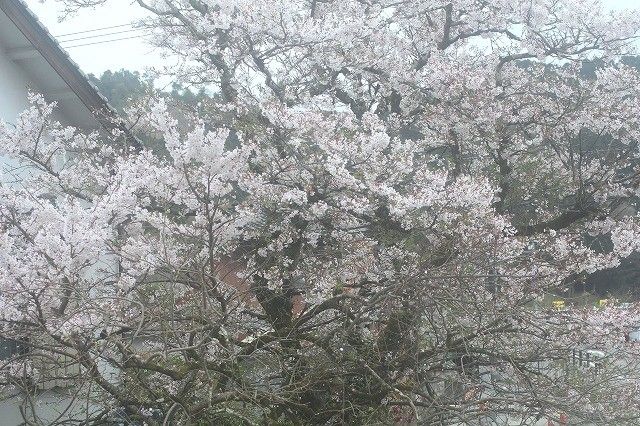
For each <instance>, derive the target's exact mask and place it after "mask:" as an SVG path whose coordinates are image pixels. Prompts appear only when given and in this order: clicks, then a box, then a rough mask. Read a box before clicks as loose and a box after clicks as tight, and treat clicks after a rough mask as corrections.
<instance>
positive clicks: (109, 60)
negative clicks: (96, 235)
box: [27, 0, 640, 75]
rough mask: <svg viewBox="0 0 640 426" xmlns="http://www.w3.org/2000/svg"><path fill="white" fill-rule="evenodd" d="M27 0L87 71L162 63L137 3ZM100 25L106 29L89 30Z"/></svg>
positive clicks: (637, 0)
mask: <svg viewBox="0 0 640 426" xmlns="http://www.w3.org/2000/svg"><path fill="white" fill-rule="evenodd" d="M534 1H535V0H534ZM603 3H604V4H605V5H606V6H607V7H610V8H611V9H623V8H638V9H640V0H603ZM27 4H28V5H29V7H30V8H31V10H33V11H34V12H35V14H36V15H37V16H38V18H40V20H41V21H42V22H43V23H44V25H45V26H46V27H47V28H48V29H49V32H50V33H51V34H53V35H54V36H57V38H58V40H59V41H60V42H61V44H62V46H63V47H64V48H65V49H67V51H68V52H69V54H70V55H71V57H72V58H73V59H74V60H75V61H76V62H77V63H78V64H79V65H80V67H81V68H82V70H83V71H84V72H86V73H94V74H98V75H99V74H101V73H102V72H103V71H105V70H107V69H111V70H118V69H121V68H126V69H130V70H138V71H144V69H145V68H146V67H159V66H162V65H163V64H162V62H163V61H162V59H161V58H160V55H159V54H158V52H157V51H154V49H153V48H152V47H150V46H148V45H147V44H146V43H145V41H144V32H143V31H140V30H135V29H134V28H132V27H131V26H130V24H131V23H132V22H134V21H136V19H140V18H141V17H142V16H143V12H142V10H141V9H140V8H139V7H136V6H131V5H130V4H131V1H130V0H112V1H111V2H110V3H109V7H100V8H96V9H94V10H84V11H82V12H81V13H80V14H78V16H75V17H72V18H67V19H66V20H64V21H63V22H59V19H58V18H59V16H60V8H59V6H58V4H57V3H56V2H54V1H51V0H49V1H47V2H46V3H42V2H40V1H38V0H27ZM106 27H113V28H106ZM101 28H105V29H103V30H100V31H92V30H97V29H101ZM71 33H75V34H71ZM78 33H79V34H78ZM68 34H71V35H68ZM117 39H120V40H117ZM111 40H117V41H111Z"/></svg>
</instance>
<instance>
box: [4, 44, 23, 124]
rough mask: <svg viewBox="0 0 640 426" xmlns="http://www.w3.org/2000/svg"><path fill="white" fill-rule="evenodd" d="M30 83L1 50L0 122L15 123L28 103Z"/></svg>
mask: <svg viewBox="0 0 640 426" xmlns="http://www.w3.org/2000/svg"><path fill="white" fill-rule="evenodd" d="M28 87H29V81H28V80H27V79H26V77H25V75H24V72H22V71H21V70H20V68H19V67H18V66H17V65H16V64H15V63H14V62H12V61H11V60H10V59H9V58H7V56H6V55H5V53H4V51H3V50H2V49H0V120H3V121H8V122H13V121H14V120H15V117H16V116H17V115H18V114H19V113H20V112H21V111H23V110H24V109H25V108H26V106H27V104H28V102H27V91H28V89H27V88H28Z"/></svg>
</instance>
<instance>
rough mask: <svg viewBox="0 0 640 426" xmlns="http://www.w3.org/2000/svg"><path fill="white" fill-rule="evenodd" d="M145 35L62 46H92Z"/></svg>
mask: <svg viewBox="0 0 640 426" xmlns="http://www.w3.org/2000/svg"><path fill="white" fill-rule="evenodd" d="M146 35H147V34H141V35H137V36H132V37H123V38H115V39H113V40H103V41H94V42H93V43H84V44H74V45H73V46H63V47H64V48H65V49H71V48H73V47H82V46H92V45H94V44H103V43H112V42H114V41H122V40H131V39H134V38H142V37H145V36H146Z"/></svg>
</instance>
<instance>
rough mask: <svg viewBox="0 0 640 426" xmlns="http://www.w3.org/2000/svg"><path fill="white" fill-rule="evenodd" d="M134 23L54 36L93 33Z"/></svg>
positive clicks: (129, 24) (61, 35)
mask: <svg viewBox="0 0 640 426" xmlns="http://www.w3.org/2000/svg"><path fill="white" fill-rule="evenodd" d="M132 25H133V22H129V23H128V24H121V25H112V26H110V27H102V28H95V29H93V30H84V31H78V32H75V33H67V34H60V35H57V36H54V37H56V38H60V37H67V36H72V35H76V34H85V33H93V32H96V31H102V30H110V29H112V28H122V27H130V26H132Z"/></svg>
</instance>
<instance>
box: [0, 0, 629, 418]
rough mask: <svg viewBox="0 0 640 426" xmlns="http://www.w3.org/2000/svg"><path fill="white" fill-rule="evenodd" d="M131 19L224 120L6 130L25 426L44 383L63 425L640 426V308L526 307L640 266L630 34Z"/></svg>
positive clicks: (241, 14)
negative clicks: (626, 61)
mask: <svg viewBox="0 0 640 426" xmlns="http://www.w3.org/2000/svg"><path fill="white" fill-rule="evenodd" d="M98 3H103V1H101V0H98V1H93V0H92V1H90V2H85V1H84V0H73V1H67V2H66V4H67V6H68V7H69V9H70V10H73V9H74V8H77V7H85V6H91V5H95V4H98ZM137 3H138V4H139V5H140V6H141V7H143V8H145V9H147V10H148V11H149V13H150V18H149V19H148V20H147V21H145V22H144V23H142V24H141V25H145V26H148V27H149V28H150V29H151V30H152V31H153V34H154V40H155V43H156V44H157V45H158V46H159V47H161V48H162V49H164V51H165V52H167V53H168V54H170V55H171V57H172V58H177V60H178V61H179V64H178V65H177V66H175V67H172V68H171V69H169V70H168V71H167V72H170V73H171V75H172V76H173V77H174V78H175V79H176V81H179V82H181V83H182V84H187V85H188V84H191V85H200V86H206V87H208V88H209V90H213V91H215V95H216V96H215V101H214V100H212V101H211V102H209V103H206V104H205V105H201V108H198V111H197V112H191V113H184V114H181V115H180V117H176V116H175V115H174V114H171V113H170V112H168V108H167V106H166V105H165V102H164V101H163V100H162V99H160V100H155V101H154V100H150V101H149V102H148V103H147V104H145V105H144V106H142V107H140V108H137V109H132V110H131V111H129V114H130V117H131V122H132V123H135V128H136V129H137V130H138V131H139V133H140V135H142V136H141V143H139V144H131V143H130V142H131V141H130V139H127V138H126V137H124V136H123V135H122V134H119V133H117V132H116V133H114V134H111V135H104V134H97V133H96V134H89V135H87V134H82V133H81V132H79V131H77V130H75V129H72V128H67V127H63V126H62V125H60V124H59V123H57V122H56V121H55V119H54V118H53V112H54V110H55V105H52V104H48V103H47V102H45V100H44V99H43V98H42V97H40V96H38V95H33V96H32V105H31V107H30V108H29V109H28V110H27V111H25V112H24V113H23V114H22V115H21V116H20V117H19V118H18V119H17V121H16V123H15V124H14V125H9V124H5V125H4V126H3V127H2V128H1V130H0V153H1V154H2V155H3V156H4V157H5V158H7V159H8V160H7V161H6V165H5V167H4V169H5V173H4V176H3V179H2V182H3V183H2V185H1V186H0V229H2V238H1V240H0V264H1V265H2V268H0V289H1V291H0V305H1V306H2V310H1V313H2V317H1V320H2V321H1V322H0V335H2V336H3V337H4V338H6V339H11V340H12V341H14V342H16V347H18V348H20V350H17V351H15V355H14V356H13V357H12V358H10V359H9V360H7V361H6V362H5V364H4V365H3V372H4V373H3V374H4V376H3V377H4V382H5V383H6V386H8V387H9V386H10V387H12V388H14V389H16V390H19V391H20V392H21V393H20V395H23V397H24V400H25V403H24V416H25V419H27V420H29V421H31V422H35V421H36V419H34V418H33V417H34V416H35V414H34V413H35V409H33V408H32V405H33V404H32V401H33V399H34V395H36V394H37V392H38V389H40V388H41V386H42V383H54V384H56V385H58V386H69V387H70V389H72V392H73V395H74V398H73V403H76V405H77V401H81V404H80V405H81V406H82V407H84V409H83V415H82V416H80V417H78V418H80V420H77V423H78V424H112V423H113V422H117V421H118V419H124V418H126V419H127V420H126V421H128V422H131V423H133V424H136V423H140V424H143V423H146V424H150V425H153V424H158V425H159V424H165V425H168V424H176V425H180V424H230V425H233V424H393V423H396V424H410V423H412V422H413V423H418V424H482V422H485V424H486V423H489V424H496V423H498V422H500V421H507V420H508V419H510V420H515V421H519V422H521V423H523V424H535V423H536V422H539V421H543V422H546V421H547V419H555V420H559V421H564V420H565V419H566V418H567V417H568V418H569V419H570V422H571V424H581V423H585V424H636V423H637V422H638V419H639V417H640V404H639V402H638V401H640V398H639V397H640V395H639V392H640V388H639V387H638V383H639V382H638V379H639V378H638V371H640V370H639V369H638V367H639V365H638V361H639V358H638V355H639V354H638V348H637V347H636V346H634V345H633V344H630V343H628V342H625V338H624V336H625V333H626V332H628V331H629V327H632V326H636V325H638V321H640V307H639V306H635V305H632V306H630V307H626V308H621V307H616V306H615V305H610V306H605V307H603V308H600V309H596V308H591V307H580V306H568V307H567V308H566V309H564V310H554V309H551V308H548V307H545V306H546V305H544V304H543V303H541V299H542V298H543V297H544V296H545V295H546V294H549V293H553V292H554V291H557V290H560V289H563V288H565V287H567V286H569V285H571V283H572V281H574V280H576V279H579V278H580V277H581V276H583V275H584V274H588V273H592V272H594V271H597V270H602V269H606V268H611V267H615V266H616V265H617V264H618V263H619V262H620V259H622V258H625V257H627V256H629V255H630V254H631V253H633V252H634V251H636V250H637V248H638V244H639V241H640V240H639V239H638V229H639V228H638V218H637V216H636V214H635V205H636V204H637V191H638V189H637V188H638V184H639V183H640V180H639V178H638V176H639V172H640V169H639V166H640V164H639V163H638V159H639V156H638V144H637V141H638V139H639V137H638V136H639V135H638V133H639V131H640V122H639V120H638V116H639V114H638V113H639V112H640V109H639V105H638V102H639V100H640V96H639V93H638V91H640V76H638V74H637V72H636V71H635V70H633V69H631V68H629V67H626V66H624V65H623V64H622V62H621V61H620V58H621V57H622V56H623V55H626V54H630V53H633V43H634V42H635V41H636V38H637V35H638V29H640V20H639V18H638V17H637V16H635V15H634V14H631V13H619V14H615V15H614V14H607V13H605V12H603V11H602V8H601V5H600V4H599V2H598V1H595V0H589V1H580V2H578V1H570V0H553V1H551V0H538V1H533V2H532V1H530V0H509V1H491V2H486V1H477V0H460V1H439V0H398V1H391V0H389V1H387V0H367V1H365V0H341V1H331V0H304V1H302V0H296V1H291V0H288V1H282V0H280V1H278V0H269V1H267V0H252V1H246V0H235V1H228V0H227V1H214V0H204V1H200V0H190V1H181V0H157V1H149V2H146V1H144V0H138V1H137ZM594 59H598V62H599V63H600V64H601V65H600V66H599V68H598V70H597V72H596V75H595V77H585V76H584V73H581V69H582V67H583V64H584V63H585V61H590V60H594ZM212 99H213V98H212ZM147 139H153V140H160V141H162V146H163V149H162V150H157V149H155V150H151V149H148V148H146V147H145V140H147ZM576 351H578V352H579V353H580V355H579V356H578V357H577V358H576ZM580 351H581V352H580ZM583 353H584V354H585V357H586V358H588V357H587V356H586V355H590V356H592V357H591V358H590V359H586V358H585V359H583V356H582V354H583ZM64 421H69V420H68V419H65V417H64V416H61V418H60V419H59V422H60V423H62V422H64ZM109 422H111V423H109ZM65 424H69V423H65Z"/></svg>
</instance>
